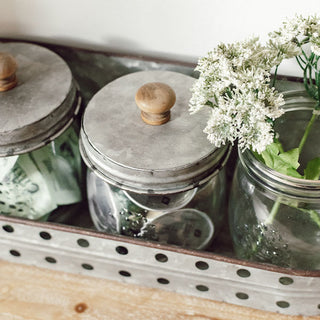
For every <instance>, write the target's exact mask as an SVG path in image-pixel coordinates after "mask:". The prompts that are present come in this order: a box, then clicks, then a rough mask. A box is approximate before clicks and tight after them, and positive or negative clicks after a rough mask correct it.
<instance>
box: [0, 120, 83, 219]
mask: <svg viewBox="0 0 320 320" xmlns="http://www.w3.org/2000/svg"><path fill="white" fill-rule="evenodd" d="M78 132H79V128H78V125H77V123H76V122H74V123H73V124H72V125H71V126H70V127H69V128H68V129H67V130H66V131H65V132H64V133H63V134H61V135H60V136H59V137H57V138H56V139H54V140H53V141H51V142H49V143H48V144H46V145H45V146H43V147H41V148H39V149H36V150H34V151H31V152H27V153H24V154H21V155H14V156H10V157H0V168H1V169H0V214H4V215H9V216H15V217H22V218H28V219H33V220H39V219H41V220H46V219H47V217H48V215H49V214H50V213H51V212H53V211H54V210H56V209H57V208H58V207H61V206H66V205H70V204H74V203H78V202H80V201H81V199H82V191H81V180H82V177H81V175H82V173H81V172H82V168H81V167H82V164H81V157H80V152H79V147H78Z"/></svg>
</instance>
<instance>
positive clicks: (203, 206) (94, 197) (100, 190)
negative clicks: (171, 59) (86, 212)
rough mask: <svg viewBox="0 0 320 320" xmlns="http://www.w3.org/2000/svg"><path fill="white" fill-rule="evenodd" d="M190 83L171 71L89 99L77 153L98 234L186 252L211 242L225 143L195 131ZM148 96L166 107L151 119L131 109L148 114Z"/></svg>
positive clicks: (119, 83)
mask: <svg viewBox="0 0 320 320" xmlns="http://www.w3.org/2000/svg"><path fill="white" fill-rule="evenodd" d="M193 81H194V79H193V78H191V77H189V76H186V75H183V74H179V73H175V72H170V71H144V72H136V73H133V74H129V75H126V76H124V77H121V78H119V79H117V80H115V81H113V82H111V83H109V84H108V85H107V86H105V87H104V88H102V90H101V91H100V92H98V93H97V94H96V95H95V96H94V97H93V99H92V100H91V101H90V102H89V104H88V106H87V108H86V110H85V112H84V115H83V121H82V127H81V132H80V151H81V154H82V157H83V159H84V161H85V163H86V164H87V166H88V173H87V194H88V203H89V209H90V214H91V217H92V220H93V222H94V225H95V226H96V228H97V229H98V230H100V231H104V232H108V233H114V234H122V235H126V236H132V237H138V238H144V239H148V240H153V241H158V242H162V243H167V244H173V245H179V246H182V247H186V248H192V249H205V248H207V247H208V246H209V245H210V243H211V241H212V239H213V238H214V236H215V235H216V234H217V232H218V230H219V228H220V226H221V223H222V219H223V217H224V212H225V204H226V203H225V200H226V197H225V196H226V192H225V191H226V181H225V180H226V179H225V169H224V165H225V163H226V161H227V159H228V156H229V151H230V146H224V147H222V148H215V147H214V146H213V145H211V144H210V143H209V141H207V139H206V137H205V135H204V134H203V132H202V127H201V125H203V123H205V121H206V119H207V116H208V114H207V113H200V114H198V115H190V114H189V112H188V102H189V99H190V95H191V93H190V90H189V89H190V87H191V86H192V83H193ZM141 90H147V92H144V93H143V94H141ZM140 94H141V97H142V100H143V101H140V98H141V97H140ZM154 94H155V96H156V97H153V98H152V99H150V100H152V101H161V103H160V104H161V108H162V106H163V105H166V104H167V103H168V104H171V106H170V107H172V106H173V107H172V110H171V111H169V110H165V111H163V110H161V114H160V113H157V114H156V115H155V116H154V115H153V114H151V115H150V113H148V112H147V111H145V110H140V109H139V108H138V106H139V107H141V105H144V104H146V105H147V106H148V107H146V108H145V109H148V110H149V109H152V107H150V105H151V104H152V103H150V104H149V102H146V101H145V99H146V97H151V96H153V95H154ZM149 107H150V108H149ZM153 107H154V106H153ZM169 109H170V108H169ZM152 111H153V109H152ZM204 112H205V111H204ZM169 114H170V116H169ZM164 118H167V119H166V120H163V119H164ZM159 119H160V120H159ZM158 120H159V122H161V124H159V125H155V123H153V122H156V121H158ZM164 121H165V122H164ZM151 122H152V124H151Z"/></svg>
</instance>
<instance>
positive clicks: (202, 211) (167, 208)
mask: <svg viewBox="0 0 320 320" xmlns="http://www.w3.org/2000/svg"><path fill="white" fill-rule="evenodd" d="M225 180H226V179H225V169H222V170H221V171H219V173H218V174H216V175H215V176H213V177H212V178H211V179H210V180H209V181H208V182H206V183H205V184H204V185H203V186H200V187H198V188H194V189H191V190H188V191H185V192H179V193H174V194H153V195H146V194H139V193H135V192H129V191H126V190H123V189H120V188H117V187H115V186H112V185H110V184H108V183H107V182H105V181H103V180H102V179H100V178H99V177H98V176H97V175H96V174H95V173H94V172H93V171H91V170H88V172H87V189H88V203H89V209H90V213H91V217H92V220H93V222H94V225H95V227H96V228H97V229H98V230H100V231H104V232H108V233H114V234H122V235H126V236H132V237H138V238H143V239H147V240H153V241H158V242H162V243H167V244H173V245H178V246H182V247H185V248H192V249H205V248H207V247H208V246H209V245H210V243H211V241H212V240H213V238H214V235H215V234H216V232H215V231H218V230H219V229H220V227H221V225H222V221H223V218H224V212H225V209H226V181H225Z"/></svg>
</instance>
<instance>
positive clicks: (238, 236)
mask: <svg viewBox="0 0 320 320" xmlns="http://www.w3.org/2000/svg"><path fill="white" fill-rule="evenodd" d="M284 97H285V106H284V108H285V113H284V115H283V116H282V117H280V118H279V119H278V120H277V121H276V124H275V131H276V132H279V140H280V141H281V142H282V145H283V146H284V148H285V150H289V149H291V148H295V147H297V146H298V145H299V142H300V139H301V138H302V136H303V133H304V130H305V127H306V125H307V123H308V122H309V120H310V118H311V116H312V110H313V108H314V105H315V101H314V100H312V99H311V98H309V97H308V96H307V94H306V92H305V91H292V92H286V93H285V94H284ZM319 136H320V126H319V125H317V123H315V124H314V125H313V127H312V130H311V132H310V135H309V137H308V140H307V143H306V145H305V146H304V149H303V152H302V154H301V157H300V159H299V160H300V163H301V168H305V165H306V163H307V162H308V161H309V160H311V159H313V158H315V157H319V154H320V147H319V143H318V139H319ZM238 153H239V162H238V165H237V168H236V171H235V175H234V179H233V184H232V190H231V195H230V202H229V223H230V230H231V235H232V238H233V243H234V248H235V252H236V254H237V256H238V257H239V258H243V259H249V260H254V261H259V262H267V263H271V264H275V265H278V266H282V267H289V268H297V269H304V270H316V269H320V181H319V180H316V181H315V180H306V179H299V178H293V177H290V176H286V175H284V174H281V173H278V172H276V171H274V170H272V169H270V168H268V167H267V166H266V165H264V164H263V163H261V162H259V161H258V160H257V159H256V158H255V156H254V155H253V153H252V152H251V151H249V150H246V151H244V152H241V151H239V152H238ZM302 174H303V172H302Z"/></svg>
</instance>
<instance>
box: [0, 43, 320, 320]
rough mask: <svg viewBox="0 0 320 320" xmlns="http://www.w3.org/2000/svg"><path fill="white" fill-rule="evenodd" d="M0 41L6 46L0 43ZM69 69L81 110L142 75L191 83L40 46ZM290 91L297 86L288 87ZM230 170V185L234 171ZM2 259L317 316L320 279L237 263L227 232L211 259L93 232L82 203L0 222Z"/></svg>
mask: <svg viewBox="0 0 320 320" xmlns="http://www.w3.org/2000/svg"><path fill="white" fill-rule="evenodd" d="M3 40H4V39H3ZM42 45H44V46H47V47H48V48H50V49H51V50H53V51H55V52H56V53H58V54H59V55H61V56H62V57H63V58H64V59H65V61H66V62H67V63H68V64H69V66H70V68H71V70H72V72H73V76H74V78H75V79H76V81H77V82H78V84H79V87H80V91H81V94H82V97H83V107H85V105H86V104H87V103H88V101H89V100H90V99H91V97H92V96H93V94H94V93H95V92H97V91H98V90H99V89H100V88H101V87H102V86H104V85H105V84H107V83H108V82H110V81H112V80H113V79H115V78H117V77H120V76H122V75H125V74H127V73H131V72H135V71H139V70H157V69H162V70H172V71H176V72H181V73H184V74H188V75H194V71H193V67H194V66H192V65H185V64H181V63H179V62H168V61H154V60H153V59H148V58H141V57H128V56H127V57H125V56H122V55H116V54H113V53H110V54H109V53H101V52H91V51H86V50H80V49H74V48H69V47H62V46H53V45H45V44H42ZM291 84H292V85H293V86H299V85H300V84H299V83H297V84H296V83H295V82H292V83H291ZM235 158H236V157H235V155H233V156H232V157H231V159H230V161H229V163H228V166H229V168H230V170H229V180H231V176H232V168H233V165H234V163H235ZM0 250H1V251H0V252H1V255H0V259H3V260H7V261H11V262H16V263H22V264H27V265H36V266H38V267H43V268H48V269H54V270H60V271H65V272H69V273H76V274H83V275H90V276H93V277H100V278H107V279H111V280H117V281H122V282H126V283H133V284H138V285H141V286H146V287H154V288H161V289H164V290H169V291H174V292H178V293H182V294H187V295H192V296H198V297H203V298H206V299H211V300H216V301H224V302H227V303H230V304H236V305H242V306H247V307H251V308H256V309H260V310H266V311H271V312H278V313H281V314H287V315H303V316H315V315H320V271H301V270H292V269H286V268H279V267H276V266H273V265H268V264H262V263H259V264H258V263H251V262H248V261H243V260H239V259H236V258H235V257H234V254H233V250H232V245H231V241H230V236H229V233H228V227H227V225H225V228H224V229H223V230H222V231H221V232H220V234H219V237H218V238H217V239H216V241H215V242H214V244H213V246H212V248H210V251H195V250H186V249H183V248H179V247H176V246H171V245H170V246H169V245H162V244H159V243H155V242H149V241H144V240H141V239H134V238H128V237H124V236H114V235H108V234H104V233H101V232H98V231H96V230H95V229H94V228H93V224H92V221H91V219H90V215H89V211H88V208H87V204H86V202H84V203H83V204H82V205H80V206H79V207H78V208H76V209H75V210H73V211H72V212H68V213H65V214H58V215H57V214H53V215H52V216H51V217H50V218H49V220H48V221H47V222H38V221H30V220H25V219H20V218H12V217H6V216H0Z"/></svg>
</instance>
